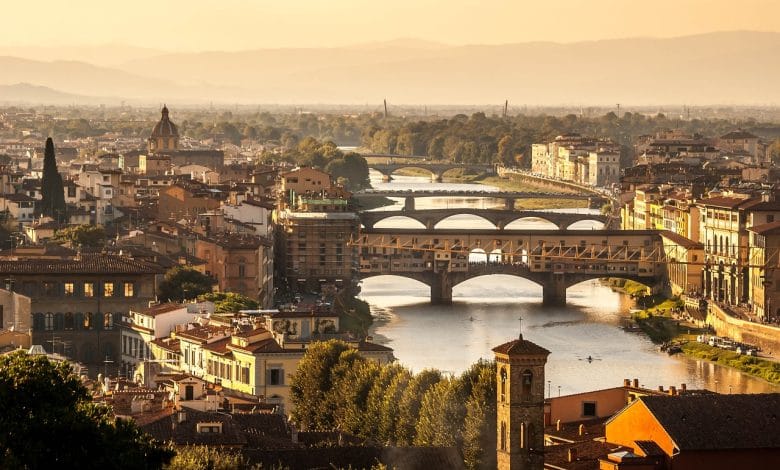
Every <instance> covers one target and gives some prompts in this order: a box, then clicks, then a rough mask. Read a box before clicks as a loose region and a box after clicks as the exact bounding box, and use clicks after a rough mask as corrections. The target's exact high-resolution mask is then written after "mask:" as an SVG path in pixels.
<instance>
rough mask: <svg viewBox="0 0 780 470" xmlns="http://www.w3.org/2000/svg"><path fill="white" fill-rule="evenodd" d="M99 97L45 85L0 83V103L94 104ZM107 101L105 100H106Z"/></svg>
mask: <svg viewBox="0 0 780 470" xmlns="http://www.w3.org/2000/svg"><path fill="white" fill-rule="evenodd" d="M98 101H99V99H97V98H95V97H90V96H84V95H74V94H72V93H63V92H61V91H58V90H54V89H51V88H48V87H45V86H37V85H30V84H29V83H16V84H13V85H0V103H3V104H56V105H68V104H74V103H81V104H92V103H96V102H98ZM104 102H105V101H104Z"/></svg>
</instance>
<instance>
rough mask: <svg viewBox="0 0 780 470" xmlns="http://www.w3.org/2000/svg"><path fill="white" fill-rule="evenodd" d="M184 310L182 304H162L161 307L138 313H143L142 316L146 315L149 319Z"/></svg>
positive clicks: (157, 306)
mask: <svg viewBox="0 0 780 470" xmlns="http://www.w3.org/2000/svg"><path fill="white" fill-rule="evenodd" d="M182 308H184V305H182V304H175V303H165V304H160V305H155V306H153V307H149V308H145V309H143V310H141V311H140V312H138V313H141V314H142V315H146V316H148V317H156V316H157V315H162V314H163V313H168V312H173V311H174V310H180V309H182Z"/></svg>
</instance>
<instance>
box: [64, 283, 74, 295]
mask: <svg viewBox="0 0 780 470" xmlns="http://www.w3.org/2000/svg"><path fill="white" fill-rule="evenodd" d="M74 293H75V290H74V286H73V283H72V282H66V283H65V295H66V296H72V295H73V294H74Z"/></svg>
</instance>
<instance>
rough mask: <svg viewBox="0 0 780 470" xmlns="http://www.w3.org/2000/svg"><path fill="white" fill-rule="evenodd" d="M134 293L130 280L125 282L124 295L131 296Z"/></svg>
mask: <svg viewBox="0 0 780 470" xmlns="http://www.w3.org/2000/svg"><path fill="white" fill-rule="evenodd" d="M133 295H135V292H134V290H133V283H132V282H125V297H132V296H133Z"/></svg>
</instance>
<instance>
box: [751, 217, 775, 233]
mask: <svg viewBox="0 0 780 470" xmlns="http://www.w3.org/2000/svg"><path fill="white" fill-rule="evenodd" d="M748 230H750V231H751V232H755V233H758V234H761V235H766V234H770V233H780V220H779V221H777V222H769V223H768V224H761V225H754V226H753V227H750V228H749V229H748Z"/></svg>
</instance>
